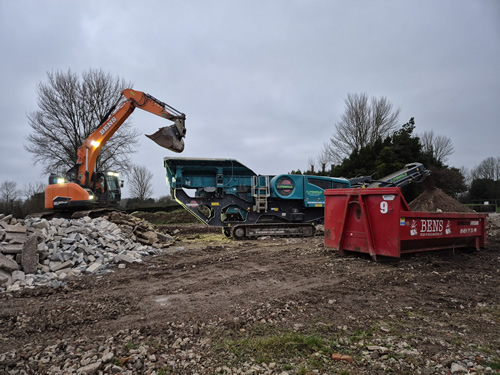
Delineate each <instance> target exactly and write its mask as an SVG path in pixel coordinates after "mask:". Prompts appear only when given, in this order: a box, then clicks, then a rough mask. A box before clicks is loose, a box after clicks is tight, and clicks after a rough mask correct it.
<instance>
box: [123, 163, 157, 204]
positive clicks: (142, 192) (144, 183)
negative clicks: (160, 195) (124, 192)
mask: <svg viewBox="0 0 500 375" xmlns="http://www.w3.org/2000/svg"><path fill="white" fill-rule="evenodd" d="M152 179H153V173H152V172H151V171H150V170H149V169H147V168H146V167H145V166H142V165H132V167H131V168H130V171H129V173H128V186H129V193H130V195H131V197H132V198H137V199H139V200H141V201H144V200H146V199H149V198H151V196H152V195H153V185H152V183H151V181H152Z"/></svg>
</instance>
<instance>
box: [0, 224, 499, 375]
mask: <svg viewBox="0 0 500 375" xmlns="http://www.w3.org/2000/svg"><path fill="white" fill-rule="evenodd" d="M178 228H180V230H178V231H176V237H177V240H176V242H175V243H174V244H172V246H170V247H169V248H168V249H166V250H165V251H164V252H163V253H162V254H160V255H157V256H153V257H150V258H147V259H146V261H145V262H144V263H142V264H132V265H128V266H127V268H126V269H117V268H114V269H113V270H114V272H112V273H109V274H104V275H97V276H96V275H88V276H83V277H78V278H75V279H73V280H70V281H69V282H68V283H67V284H66V285H65V286H63V287H60V288H55V289H53V288H48V287H40V288H34V289H25V290H22V291H20V292H15V293H3V294H1V295H0V373H12V374H15V373H19V374H21V373H28V374H30V373H31V374H45V373H52V374H59V373H61V374H62V373H68V374H71V373H89V374H90V373H96V374H97V373H123V374H136V373H137V374H142V373H149V374H167V373H173V374H195V373H199V374H214V373H248V374H261V373H262V374H313V373H321V374H337V373H340V374H385V373H396V374H403V373H407V374H414V373H421V374H448V373H465V371H469V373H489V372H496V371H498V370H497V369H498V367H499V363H500V361H499V351H498V350H499V348H500V341H499V338H500V335H499V330H498V323H499V318H500V310H499V302H500V298H499V265H500V263H499V260H500V241H499V240H500V237H499V236H498V234H497V232H495V233H496V235H495V236H493V237H491V238H489V243H488V246H487V248H486V249H483V250H481V251H479V252H476V251H465V250H461V251H456V252H455V253H454V254H453V252H451V251H440V252H432V253H423V254H417V255H413V256H405V257H404V258H402V259H400V260H399V261H396V260H382V261H378V262H374V261H372V260H371V259H370V258H366V257H363V256H353V255H347V256H341V255H340V254H338V253H337V252H335V251H331V250H330V249H327V248H325V247H324V245H323V237H322V236H316V237H314V238H312V239H311V238H307V239H295V238H288V239H272V238H264V239H260V240H253V241H234V240H228V239H226V238H224V237H223V236H222V234H220V233H219V232H218V231H217V232H214V231H208V232H207V231H206V230H205V231H204V232H203V233H202V232H198V231H197V228H199V227H198V226H196V225H194V226H193V225H191V226H186V227H182V226H179V227H178ZM163 229H164V230H167V229H168V230H169V231H172V229H175V228H168V227H167V228H163ZM23 371H24V372H23Z"/></svg>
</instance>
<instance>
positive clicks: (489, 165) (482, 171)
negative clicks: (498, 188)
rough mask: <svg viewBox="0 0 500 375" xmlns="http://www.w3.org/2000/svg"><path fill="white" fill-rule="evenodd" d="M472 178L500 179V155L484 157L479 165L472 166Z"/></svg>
mask: <svg viewBox="0 0 500 375" xmlns="http://www.w3.org/2000/svg"><path fill="white" fill-rule="evenodd" d="M471 177H472V179H479V178H484V179H487V180H493V181H499V180H500V157H496V158H494V157H489V158H486V159H484V160H483V161H482V162H481V163H479V165H478V166H476V167H474V168H472V171H471Z"/></svg>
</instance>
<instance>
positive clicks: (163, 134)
mask: <svg viewBox="0 0 500 375" xmlns="http://www.w3.org/2000/svg"><path fill="white" fill-rule="evenodd" d="M146 137H148V138H149V139H151V140H153V141H154V142H156V143H157V144H158V145H160V146H161V147H164V148H166V149H168V150H170V151H174V152H182V151H183V150H184V140H183V139H182V136H181V135H180V133H179V130H178V129H177V127H176V125H175V124H174V125H170V126H165V127H163V128H160V129H158V131H157V132H156V133H154V134H151V135H147V134H146Z"/></svg>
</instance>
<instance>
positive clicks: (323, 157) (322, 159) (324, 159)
mask: <svg viewBox="0 0 500 375" xmlns="http://www.w3.org/2000/svg"><path fill="white" fill-rule="evenodd" d="M329 162H330V158H329V156H328V154H327V153H326V152H325V151H324V150H323V151H322V152H321V153H320V154H319V156H318V164H319V165H320V166H321V173H326V166H327V165H328V163H329Z"/></svg>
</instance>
